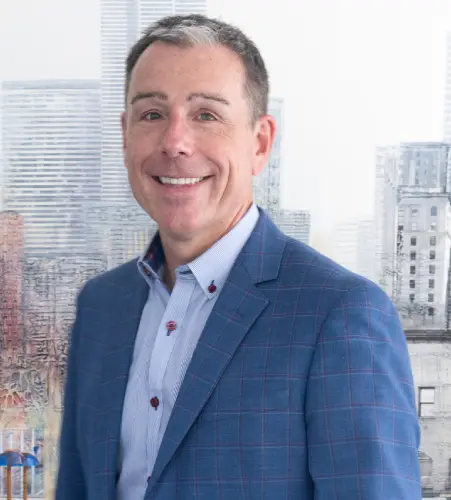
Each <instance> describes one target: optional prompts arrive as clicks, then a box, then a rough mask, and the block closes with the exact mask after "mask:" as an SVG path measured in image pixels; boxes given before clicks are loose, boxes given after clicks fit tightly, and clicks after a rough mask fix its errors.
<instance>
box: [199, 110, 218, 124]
mask: <svg viewBox="0 0 451 500" xmlns="http://www.w3.org/2000/svg"><path fill="white" fill-rule="evenodd" d="M198 116H199V119H200V121H203V122H209V121H216V118H215V116H214V115H212V114H211V113H209V112H208V111H202V112H201V113H199V115H198Z"/></svg>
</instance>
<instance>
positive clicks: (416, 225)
mask: <svg viewBox="0 0 451 500" xmlns="http://www.w3.org/2000/svg"><path fill="white" fill-rule="evenodd" d="M410 225H411V228H412V231H417V230H418V224H417V222H416V221H412V222H411V224H410Z"/></svg>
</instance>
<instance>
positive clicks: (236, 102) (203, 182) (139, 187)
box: [122, 42, 275, 240]
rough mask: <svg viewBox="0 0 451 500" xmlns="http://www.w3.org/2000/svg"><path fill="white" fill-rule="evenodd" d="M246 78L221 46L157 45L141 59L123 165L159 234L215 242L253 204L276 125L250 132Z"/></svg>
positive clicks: (268, 121) (126, 123)
mask: <svg viewBox="0 0 451 500" xmlns="http://www.w3.org/2000/svg"><path fill="white" fill-rule="evenodd" d="M244 84H245V71H244V67H243V65H242V63H241V61H240V59H239V57H238V56H237V55H236V54H234V53H233V52H232V51H230V50H229V49H227V48H225V47H221V46H214V47H211V46H197V47H191V48H180V47H177V46H174V45H169V44H164V43H160V42H157V43H155V44H153V45H151V46H150V47H149V48H148V49H147V50H146V51H145V52H144V53H143V54H142V56H141V57H140V59H139V60H138V63H137V64H136V66H135V68H134V70H133V73H132V76H131V81H130V88H129V93H128V96H127V108H126V112H125V113H124V114H123V116H122V128H123V145H124V156H125V165H126V167H127V169H128V175H129V180H130V184H131V187H132V190H133V193H134V196H135V197H136V199H137V201H138V203H139V204H140V205H141V206H142V207H143V209H144V210H145V211H146V212H147V213H148V214H149V215H150V216H151V217H152V218H153V219H154V220H155V221H156V222H157V223H158V225H159V229H160V232H161V234H162V235H163V234H165V235H170V236H171V237H172V238H175V239H178V240H187V239H192V238H193V237H200V238H202V239H205V238H207V239H208V237H209V235H213V236H214V235H217V234H218V235H219V234H220V233H223V232H225V231H227V230H228V228H229V227H230V226H231V225H233V223H234V222H236V221H237V219H238V218H239V217H240V216H241V215H242V214H243V213H244V212H245V211H246V210H247V208H248V207H249V205H250V203H251V201H252V176H253V175H257V174H258V173H259V172H260V171H261V170H262V168H263V167H264V165H265V164H266V161H267V159H268V156H269V153H270V150H271V146H272V142H273V138H274V129H275V127H274V121H273V120H272V118H271V117H268V116H266V117H263V118H261V119H259V120H258V122H257V123H256V124H255V126H251V120H250V109H249V103H248V101H247V100H246V96H245V91H244Z"/></svg>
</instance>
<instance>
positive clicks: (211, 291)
mask: <svg viewBox="0 0 451 500" xmlns="http://www.w3.org/2000/svg"><path fill="white" fill-rule="evenodd" d="M208 291H209V292H210V293H215V292H216V285H213V283H212V284H211V285H209V287H208Z"/></svg>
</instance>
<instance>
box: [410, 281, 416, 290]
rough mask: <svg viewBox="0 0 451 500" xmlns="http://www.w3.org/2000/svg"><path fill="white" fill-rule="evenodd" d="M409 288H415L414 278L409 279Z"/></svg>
mask: <svg viewBox="0 0 451 500" xmlns="http://www.w3.org/2000/svg"><path fill="white" fill-rule="evenodd" d="M410 288H415V280H410Z"/></svg>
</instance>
